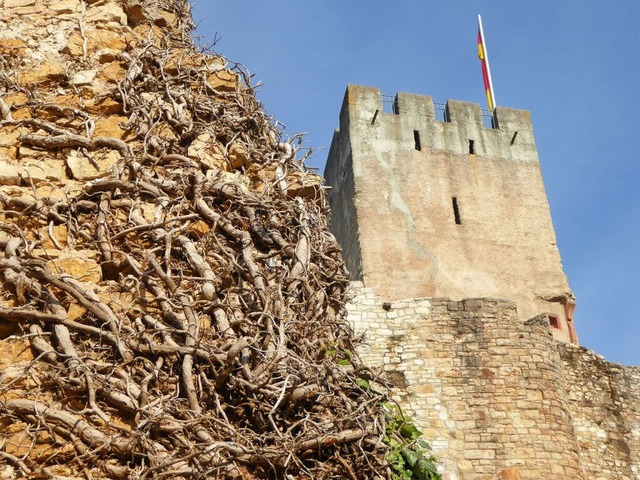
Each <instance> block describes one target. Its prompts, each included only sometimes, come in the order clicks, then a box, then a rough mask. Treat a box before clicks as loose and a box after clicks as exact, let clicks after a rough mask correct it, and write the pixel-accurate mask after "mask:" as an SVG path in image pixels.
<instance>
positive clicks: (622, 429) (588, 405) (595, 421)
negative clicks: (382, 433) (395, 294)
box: [349, 282, 640, 480]
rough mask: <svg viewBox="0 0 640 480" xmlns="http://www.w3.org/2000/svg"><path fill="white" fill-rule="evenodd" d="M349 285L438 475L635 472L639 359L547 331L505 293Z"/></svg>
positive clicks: (373, 352) (370, 358)
mask: <svg viewBox="0 0 640 480" xmlns="http://www.w3.org/2000/svg"><path fill="white" fill-rule="evenodd" d="M352 290H353V292H354V298H353V300H352V303H351V304H350V306H349V318H350V320H351V322H352V323H353V325H354V326H355V329H356V331H359V332H364V333H365V339H366V340H365V346H364V347H362V348H361V353H362V356H363V358H364V359H365V361H367V362H368V364H370V365H377V366H379V367H380V368H381V370H382V372H383V374H382V377H383V378H384V380H385V381H387V382H388V383H390V384H391V385H392V386H393V391H394V394H395V398H396V399H397V400H398V401H399V402H400V404H401V405H403V406H404V407H405V408H407V410H408V411H410V412H412V413H414V414H415V419H416V420H417V421H418V424H419V426H420V427H421V428H422V430H423V432H424V433H425V436H426V438H428V439H429V440H430V441H431V443H432V447H433V448H434V451H435V453H436V456H437V457H438V459H439V460H440V462H441V469H442V470H443V472H444V477H443V478H445V479H449V480H453V479H457V480H470V479H473V480H481V479H482V480H485V479H486V480H489V479H496V478H500V479H523V480H526V479H531V480H534V479H536V480H537V479H540V478H545V479H557V480H561V479H562V480H565V479H569V478H570V479H577V480H581V479H582V480H593V479H599V478H601V479H613V478H615V479H628V480H635V479H636V478H637V468H638V454H639V453H640V448H639V447H638V433H639V431H638V420H639V419H640V415H638V408H639V407H640V395H638V389H639V388H640V387H639V385H640V384H639V382H638V369H637V368H629V367H621V366H618V365H612V364H610V363H608V362H606V361H604V360H602V359H601V358H599V357H598V356H597V355H595V354H593V353H592V352H589V351H588V350H586V349H584V348H581V347H577V346H572V345H567V344H563V343H559V342H558V341H556V340H553V338H552V336H551V333H550V331H549V325H548V321H547V320H546V318H545V317H540V318H537V319H534V320H533V321H531V322H529V324H525V323H523V322H522V321H521V319H520V318H519V317H518V314H517V312H516V306H515V304H513V303H511V302H509V301H505V300H497V299H487V298H483V299H467V300H463V301H451V300H448V299H428V298H426V299H411V300H399V301H394V302H387V303H384V302H381V301H380V300H379V299H377V298H376V295H375V292H374V291H373V290H372V289H370V288H365V287H363V286H362V283H360V282H352Z"/></svg>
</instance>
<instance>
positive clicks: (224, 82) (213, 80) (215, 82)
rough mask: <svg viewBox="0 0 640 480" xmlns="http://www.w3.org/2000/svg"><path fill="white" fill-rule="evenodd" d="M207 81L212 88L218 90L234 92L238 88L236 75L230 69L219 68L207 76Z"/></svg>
mask: <svg viewBox="0 0 640 480" xmlns="http://www.w3.org/2000/svg"><path fill="white" fill-rule="evenodd" d="M207 83H208V84H209V86H210V87H211V88H213V89H214V90H218V91H220V92H235V91H236V90H237V89H238V84H239V81H238V75H237V74H236V73H234V72H232V71H231V70H226V69H225V70H220V71H217V72H215V73H213V74H211V75H209V77H207Z"/></svg>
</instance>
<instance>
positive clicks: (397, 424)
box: [381, 402, 442, 480]
mask: <svg viewBox="0 0 640 480" xmlns="http://www.w3.org/2000/svg"><path fill="white" fill-rule="evenodd" d="M381 407H382V409H383V411H384V415H385V420H386V435H385V443H386V444H387V445H388V446H389V453H388V454H387V462H388V463H389V466H390V467H391V478H392V479H393V480H441V479H442V477H441V475H440V474H439V473H438V470H437V469H436V464H435V462H436V459H435V458H434V456H433V454H432V453H431V447H430V446H429V444H428V443H427V442H426V441H424V440H423V439H422V438H421V437H422V432H421V431H420V430H418V428H417V427H416V426H415V424H414V423H413V422H411V421H409V420H408V419H407V418H406V417H405V416H404V415H403V414H402V412H401V411H400V409H399V408H398V406H397V405H394V404H391V403H388V402H386V403H383V404H381Z"/></svg>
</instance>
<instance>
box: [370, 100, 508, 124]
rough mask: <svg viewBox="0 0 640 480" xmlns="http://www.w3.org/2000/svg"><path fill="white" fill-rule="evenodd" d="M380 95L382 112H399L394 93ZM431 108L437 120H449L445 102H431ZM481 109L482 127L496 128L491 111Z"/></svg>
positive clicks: (446, 121)
mask: <svg viewBox="0 0 640 480" xmlns="http://www.w3.org/2000/svg"><path fill="white" fill-rule="evenodd" d="M380 97H381V98H382V111H383V112H385V113H394V114H396V115H397V114H399V113H400V111H399V110H398V98H397V97H396V96H395V95H385V94H381V95H380ZM433 109H434V115H435V119H436V120H437V121H438V122H445V123H448V122H450V121H451V119H450V118H449V114H448V112H447V104H446V103H438V102H433ZM481 111H482V125H483V126H484V128H491V129H497V128H498V122H497V120H496V117H495V115H494V114H493V112H492V111H491V110H488V109H486V108H483V109H481Z"/></svg>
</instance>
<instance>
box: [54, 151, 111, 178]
mask: <svg viewBox="0 0 640 480" xmlns="http://www.w3.org/2000/svg"><path fill="white" fill-rule="evenodd" d="M91 157H92V158H91V160H90V159H88V158H86V157H84V156H80V155H78V152H75V151H74V152H72V153H71V154H70V155H69V156H68V157H67V167H69V170H70V171H71V175H72V176H73V179H74V180H80V181H88V180H95V179H96V178H101V177H104V176H107V175H108V174H109V173H111V171H112V170H113V167H114V166H115V165H116V163H118V161H119V160H120V158H121V156H120V153H119V152H116V151H114V150H110V151H108V152H94V153H92V155H91Z"/></svg>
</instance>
